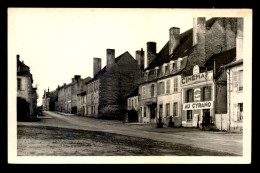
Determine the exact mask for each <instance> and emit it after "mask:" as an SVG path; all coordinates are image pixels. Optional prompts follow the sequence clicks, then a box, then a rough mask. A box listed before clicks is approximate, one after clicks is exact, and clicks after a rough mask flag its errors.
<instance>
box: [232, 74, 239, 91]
mask: <svg viewBox="0 0 260 173" xmlns="http://www.w3.org/2000/svg"><path fill="white" fill-rule="evenodd" d="M232 78H233V82H232V83H233V90H234V91H237V85H238V79H237V78H238V75H237V71H233V73H232Z"/></svg>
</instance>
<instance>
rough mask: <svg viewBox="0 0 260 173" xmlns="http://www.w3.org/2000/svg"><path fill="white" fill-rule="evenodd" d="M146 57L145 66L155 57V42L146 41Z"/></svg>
mask: <svg viewBox="0 0 260 173" xmlns="http://www.w3.org/2000/svg"><path fill="white" fill-rule="evenodd" d="M146 44H147V56H146V57H147V59H146V62H147V63H146V67H148V66H149V64H150V63H151V62H152V61H153V60H154V58H155V57H156V42H147V43H146Z"/></svg>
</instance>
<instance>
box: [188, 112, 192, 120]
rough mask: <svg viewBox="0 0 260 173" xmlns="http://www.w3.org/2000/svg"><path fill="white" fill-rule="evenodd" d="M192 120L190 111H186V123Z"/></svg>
mask: <svg viewBox="0 0 260 173" xmlns="http://www.w3.org/2000/svg"><path fill="white" fill-rule="evenodd" d="M191 120H192V110H187V121H191Z"/></svg>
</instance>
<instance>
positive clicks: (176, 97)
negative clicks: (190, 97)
mask: <svg viewBox="0 0 260 173" xmlns="http://www.w3.org/2000/svg"><path fill="white" fill-rule="evenodd" d="M175 78H177V79H178V91H177V92H174V79H175ZM167 80H170V93H169V94H167V93H166V81H167ZM160 82H164V83H165V85H164V86H165V92H164V93H165V94H163V95H159V96H158V98H157V118H159V105H163V119H162V120H163V122H164V123H165V124H166V125H168V124H169V118H170V117H166V104H168V103H169V104H170V116H172V117H173V119H172V120H173V122H174V126H178V127H180V126H181V87H180V84H181V76H180V75H178V76H172V77H169V78H166V79H163V80H158V81H157V84H158V83H160ZM175 102H177V104H178V108H177V116H173V104H174V103H175Z"/></svg>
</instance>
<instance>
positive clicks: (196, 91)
mask: <svg viewBox="0 0 260 173" xmlns="http://www.w3.org/2000/svg"><path fill="white" fill-rule="evenodd" d="M194 101H200V88H196V89H194Z"/></svg>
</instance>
